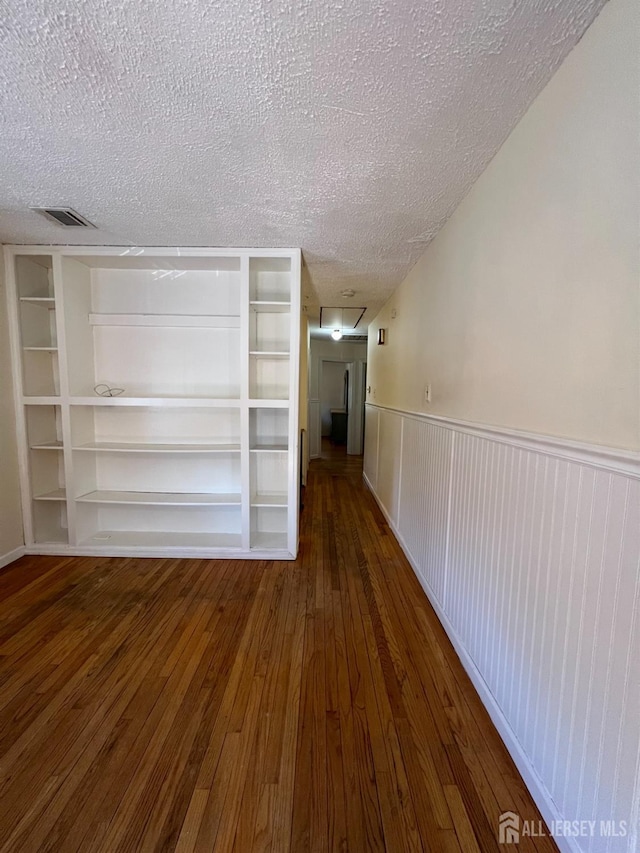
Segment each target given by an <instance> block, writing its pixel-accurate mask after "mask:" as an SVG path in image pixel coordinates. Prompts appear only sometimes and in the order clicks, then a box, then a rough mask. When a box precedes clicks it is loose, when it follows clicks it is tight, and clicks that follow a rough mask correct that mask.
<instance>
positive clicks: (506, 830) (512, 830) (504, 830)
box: [498, 812, 520, 844]
mask: <svg viewBox="0 0 640 853" xmlns="http://www.w3.org/2000/svg"><path fill="white" fill-rule="evenodd" d="M498 826H499V833H498V842H499V843H500V844H518V842H519V841H520V817H519V815H517V814H516V813H515V812H503V813H502V814H501V815H500V820H499V824H498Z"/></svg>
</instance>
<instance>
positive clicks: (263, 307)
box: [249, 299, 291, 314]
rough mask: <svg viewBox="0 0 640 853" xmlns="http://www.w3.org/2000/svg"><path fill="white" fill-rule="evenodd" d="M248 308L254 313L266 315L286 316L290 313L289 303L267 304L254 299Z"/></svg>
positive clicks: (264, 301) (261, 300) (262, 300)
mask: <svg viewBox="0 0 640 853" xmlns="http://www.w3.org/2000/svg"><path fill="white" fill-rule="evenodd" d="M249 306H250V308H251V310H252V311H255V312H256V313H258V314H260V313H263V312H264V313H268V314H287V313H288V312H289V311H291V303H290V302H268V301H267V300H264V299H254V300H252V301H251V302H250V303H249Z"/></svg>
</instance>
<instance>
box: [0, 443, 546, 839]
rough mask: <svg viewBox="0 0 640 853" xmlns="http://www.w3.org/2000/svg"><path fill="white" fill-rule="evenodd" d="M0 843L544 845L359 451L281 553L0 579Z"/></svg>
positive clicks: (25, 569)
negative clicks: (527, 825) (372, 490)
mask: <svg viewBox="0 0 640 853" xmlns="http://www.w3.org/2000/svg"><path fill="white" fill-rule="evenodd" d="M0 602H1V604H0V617H1V618H0V851H20V853H27V852H28V851H52V852H53V851H56V853H66V851H69V853H70V851H82V853H85V851H105V853H107V852H108V853H114V851H179V853H191V851H198V853H204V851H206V852H207V853H211V851H225V853H226V851H229V853H245V851H253V850H256V851H273V853H287V851H292V853H300V851H333V850H336V851H353V853H364V851H392V852H393V853H395V851H404V850H407V851H421V850H425V851H438V853H440V851H444V853H447V851H451V853H454V851H455V853H472V851H483V853H484V851H498V850H515V849H517V850H521V851H552V850H555V849H556V848H555V846H554V845H553V843H552V841H551V840H550V839H548V838H524V839H523V840H522V843H521V844H520V845H519V846H518V847H517V848H516V847H513V846H502V845H501V846H498V842H497V838H498V816H499V815H500V813H501V812H504V811H507V810H512V811H515V812H517V813H519V814H520V815H521V816H522V818H528V819H531V820H535V821H538V820H540V816H539V814H538V812H537V810H536V809H535V807H534V805H533V803H532V801H531V798H530V796H529V794H528V792H527V790H526V788H525V786H524V784H523V782H522V780H521V779H520V777H519V775H518V773H517V771H516V769H515V767H514V765H513V763H512V762H511V760H510V758H509V756H508V755H507V753H506V750H505V748H504V746H503V745H502V742H501V741H500V739H499V737H498V735H497V734H496V732H495V730H494V729H493V727H492V725H491V723H490V721H489V719H488V717H487V715H486V713H485V711H484V709H483V707H482V705H481V704H480V701H479V699H478V697H477V695H476V694H475V692H474V690H473V688H472V687H471V684H470V682H469V681H468V679H467V677H466V676H465V674H464V672H463V670H462V667H461V665H460V663H459V661H458V659H457V658H456V655H455V653H454V651H453V649H452V647H451V645H450V644H449V641H448V640H447V638H446V636H445V634H444V631H443V629H442V628H441V626H440V624H439V623H438V621H437V619H436V617H435V615H434V613H433V611H432V609H431V607H430V605H429V604H428V602H427V600H426V598H425V596H424V594H423V592H422V590H421V588H420V586H419V584H418V582H417V581H416V579H415V577H414V575H413V573H412V571H411V569H410V567H409V565H408V564H407V562H406V560H405V558H404V556H403V554H402V552H401V550H400V548H399V546H398V544H397V542H396V540H395V539H394V537H393V535H392V534H391V532H390V531H389V528H388V526H387V524H386V523H385V521H384V519H383V517H382V515H381V513H380V512H379V510H378V508H377V507H376V505H375V503H374V501H373V499H372V498H371V496H370V495H369V493H368V492H367V491H366V490H365V488H364V487H363V485H362V481H361V463H360V460H359V459H357V458H356V459H354V458H347V457H345V456H344V455H343V454H336V455H334V456H333V457H329V458H326V459H322V460H318V461H316V462H314V463H313V466H312V471H311V475H310V482H309V486H308V487H307V490H306V495H305V509H304V512H303V515H302V538H301V549H300V556H299V558H298V560H297V561H296V562H295V563H285V562H266V561H264V562H235V561H200V560H135V559H94V558H91V559H88V558H73V559H67V558H65V559H61V558H53V557H25V558H23V559H21V560H19V561H17V562H16V563H14V564H12V565H11V566H8V567H7V568H6V569H4V570H3V571H2V572H0Z"/></svg>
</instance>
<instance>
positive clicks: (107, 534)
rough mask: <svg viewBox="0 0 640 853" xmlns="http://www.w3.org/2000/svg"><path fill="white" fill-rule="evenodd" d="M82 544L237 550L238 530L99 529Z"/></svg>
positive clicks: (238, 547) (118, 546) (99, 546)
mask: <svg viewBox="0 0 640 853" xmlns="http://www.w3.org/2000/svg"><path fill="white" fill-rule="evenodd" d="M78 545H79V547H81V548H83V547H84V548H91V547H93V548H143V549H150V548H231V549H238V550H240V549H241V547H242V536H241V535H240V534H239V533H184V532H174V531H170V530H169V531H162V532H158V531H156V530H98V531H96V532H95V533H93V534H92V535H91V536H88V537H86V538H85V539H83V540H82V541H81V542H79V543H78Z"/></svg>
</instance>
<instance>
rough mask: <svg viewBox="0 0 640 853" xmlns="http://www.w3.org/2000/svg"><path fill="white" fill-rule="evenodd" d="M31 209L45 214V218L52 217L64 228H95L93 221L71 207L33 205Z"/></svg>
mask: <svg viewBox="0 0 640 853" xmlns="http://www.w3.org/2000/svg"><path fill="white" fill-rule="evenodd" d="M31 209H32V210H35V211H37V212H38V213H41V214H42V215H43V216H46V217H47V219H53V220H54V221H55V222H57V223H58V224H59V225H64V226H65V228H78V227H80V228H95V227H96V226H95V225H94V224H93V222H89V220H88V219H85V218H84V216H80V214H79V213H76V211H75V210H73V208H71V207H33V208H31Z"/></svg>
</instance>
